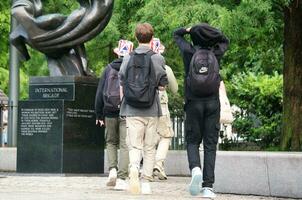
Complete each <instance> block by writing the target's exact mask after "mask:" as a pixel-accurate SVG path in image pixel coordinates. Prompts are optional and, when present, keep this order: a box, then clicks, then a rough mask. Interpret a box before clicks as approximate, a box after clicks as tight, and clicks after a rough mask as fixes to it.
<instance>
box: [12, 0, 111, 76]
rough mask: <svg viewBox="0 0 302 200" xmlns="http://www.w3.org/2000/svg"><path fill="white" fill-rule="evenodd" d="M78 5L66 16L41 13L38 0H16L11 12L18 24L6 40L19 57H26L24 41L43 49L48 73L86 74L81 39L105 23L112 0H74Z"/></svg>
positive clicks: (108, 16) (83, 48)
mask: <svg viewBox="0 0 302 200" xmlns="http://www.w3.org/2000/svg"><path fill="white" fill-rule="evenodd" d="M78 2H79V4H80V8H78V9H76V10H74V11H73V12H72V13H71V14H70V15H69V16H64V15H61V14H57V13H56V14H47V15H42V3H41V0H18V1H16V2H15V3H14V4H13V6H12V16H13V17H14V18H15V19H16V20H17V22H18V23H19V25H18V26H17V28H16V29H15V30H14V31H13V32H12V33H11V35H10V41H11V43H12V44H13V45H14V46H15V47H16V48H17V49H18V51H19V52H20V55H21V59H22V60H29V59H30V56H29V54H28V51H27V48H26V44H27V45H29V46H30V47H32V48H34V49H36V50H38V51H40V52H42V53H44V54H45V55H46V58H47V62H48V67H49V71H50V76H62V75H84V76H85V75H88V69H87V59H86V53H85V46H84V43H85V42H87V41H88V40H91V39H92V38H93V37H95V36H96V35H98V34H99V33H100V32H102V30H103V29H104V28H105V27H106V25H107V24H108V22H109V20H110V18H111V15H112V10H113V0H78Z"/></svg>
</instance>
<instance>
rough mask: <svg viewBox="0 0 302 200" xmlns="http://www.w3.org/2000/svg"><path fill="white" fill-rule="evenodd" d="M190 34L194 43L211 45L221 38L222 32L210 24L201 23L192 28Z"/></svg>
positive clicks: (205, 45)
mask: <svg viewBox="0 0 302 200" xmlns="http://www.w3.org/2000/svg"><path fill="white" fill-rule="evenodd" d="M190 36H191V40H192V42H193V44H194V45H199V46H203V47H209V46H213V45H215V44H216V42H217V41H218V40H220V39H221V32H220V30H218V29H216V28H214V27H212V26H210V25H209V24H206V23H200V24H197V25H195V26H193V27H192V28H191V30H190Z"/></svg>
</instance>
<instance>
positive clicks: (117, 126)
mask: <svg viewBox="0 0 302 200" xmlns="http://www.w3.org/2000/svg"><path fill="white" fill-rule="evenodd" d="M105 126H106V129H105V136H106V145H107V155H108V164H109V170H110V169H111V168H116V169H118V173H117V177H118V178H120V179H124V180H125V179H126V178H127V177H128V164H129V152H128V146H127V144H126V134H127V133H126V121H125V120H123V119H120V118H119V117H116V118H109V117H106V118H105ZM118 148H120V153H119V162H118ZM118 165H119V167H118Z"/></svg>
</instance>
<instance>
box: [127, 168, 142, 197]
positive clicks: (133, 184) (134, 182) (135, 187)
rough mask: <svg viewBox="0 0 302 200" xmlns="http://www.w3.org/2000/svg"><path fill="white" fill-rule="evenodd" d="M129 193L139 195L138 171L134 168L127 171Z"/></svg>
mask: <svg viewBox="0 0 302 200" xmlns="http://www.w3.org/2000/svg"><path fill="white" fill-rule="evenodd" d="M129 191H130V193H131V194H139V193H140V184H139V178H138V169H137V168H136V167H130V169H129Z"/></svg>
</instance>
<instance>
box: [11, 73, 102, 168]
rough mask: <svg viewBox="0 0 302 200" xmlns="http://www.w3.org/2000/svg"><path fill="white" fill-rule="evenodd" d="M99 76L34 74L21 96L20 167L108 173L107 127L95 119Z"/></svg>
mask: <svg viewBox="0 0 302 200" xmlns="http://www.w3.org/2000/svg"><path fill="white" fill-rule="evenodd" d="M97 84H98V79H96V78H93V77H75V76H62V77H31V78H30V85H29V100H26V101H20V102H19V110H18V120H19V124H18V137H17V146H18V148H17V172H22V173H103V172H104V130H103V128H100V127H98V126H96V125H95V114H94V100H95V94H96V89H97Z"/></svg>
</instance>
